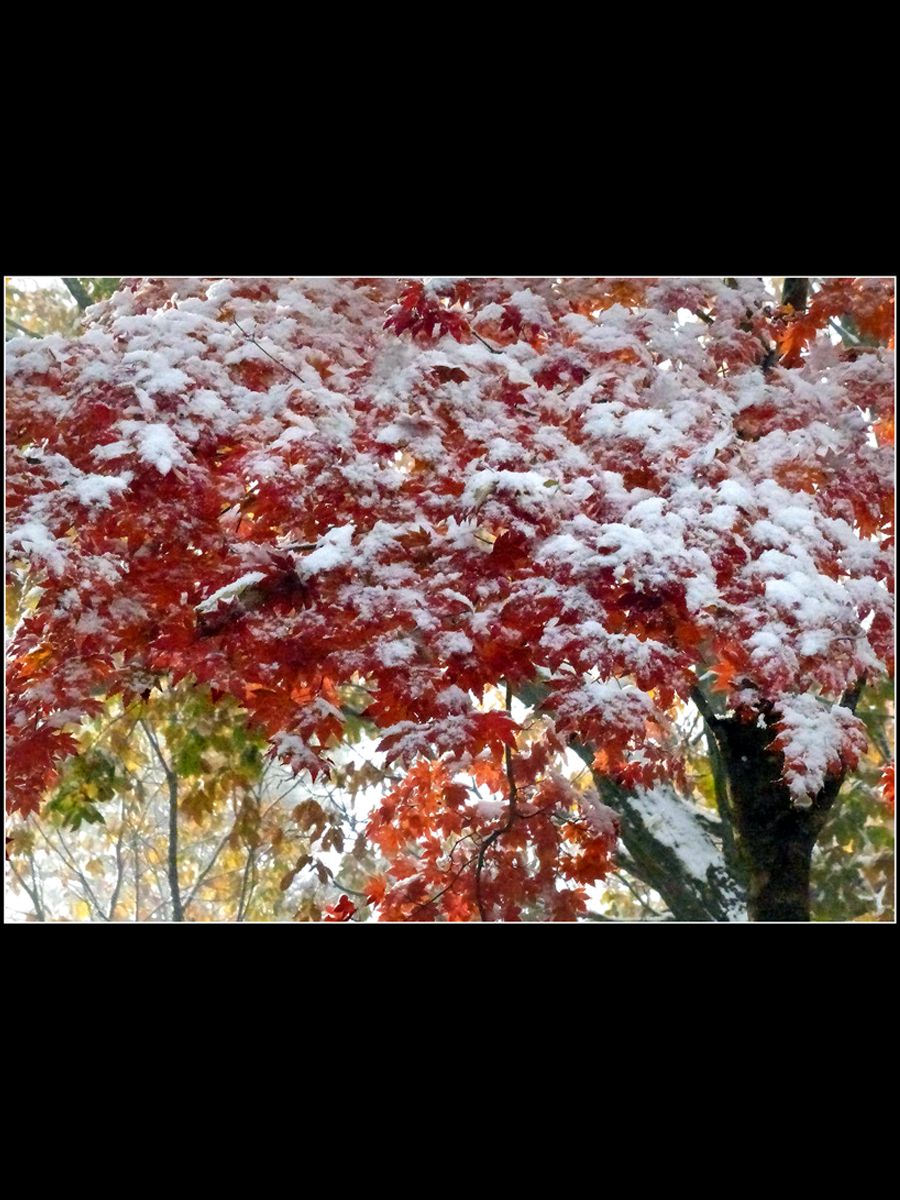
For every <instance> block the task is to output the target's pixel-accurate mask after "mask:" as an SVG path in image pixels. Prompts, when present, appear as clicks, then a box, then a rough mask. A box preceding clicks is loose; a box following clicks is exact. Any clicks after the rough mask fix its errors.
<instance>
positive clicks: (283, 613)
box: [7, 278, 893, 922]
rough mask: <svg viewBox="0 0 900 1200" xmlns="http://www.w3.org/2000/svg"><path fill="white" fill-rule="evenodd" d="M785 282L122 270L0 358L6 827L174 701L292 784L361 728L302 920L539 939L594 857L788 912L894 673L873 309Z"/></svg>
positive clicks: (744, 906)
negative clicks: (71, 763) (174, 274)
mask: <svg viewBox="0 0 900 1200" xmlns="http://www.w3.org/2000/svg"><path fill="white" fill-rule="evenodd" d="M797 283H798V281H786V287H785V292H784V295H783V296H782V297H781V300H782V301H783V302H781V303H780V302H779V298H778V297H776V296H775V295H774V294H772V293H771V292H770V291H768V290H767V289H766V287H765V286H764V284H763V282H762V281H761V280H755V279H740V280H735V279H728V280H715V279H713V280H695V279H678V280H675V279H593V278H590V279H581V278H579V279H495V278H474V279H472V278H470V279H459V278H448V279H431V280H392V279H372V278H357V279H208V278H178V279H158V278H151V279H124V280H122V281H121V286H120V290H119V291H117V292H116V293H115V294H114V295H112V296H111V297H110V298H109V299H107V300H105V301H103V302H102V303H100V304H98V305H95V306H94V307H92V308H91V309H89V311H88V313H87V318H86V324H85V332H84V333H83V334H82V336H80V337H78V338H75V339H70V338H65V337H62V336H48V337H45V338H43V339H40V340H35V339H31V338H19V339H14V340H12V341H10V342H8V343H7V513H8V526H9V527H8V532H7V547H8V557H9V559H10V564H11V565H10V571H11V575H10V577H9V578H10V582H11V585H12V586H13V588H14V591H15V596H16V602H17V604H19V605H20V606H21V616H20V618H19V620H18V622H17V624H16V627H15V629H14V631H13V635H12V638H11V641H10V645H9V648H8V669H7V684H8V693H9V700H8V705H7V726H8V744H7V804H8V807H9V809H10V811H11V812H14V813H18V814H20V815H21V816H24V817H27V816H28V815H29V814H34V813H36V812H37V811H38V809H39V807H40V804H41V800H42V797H44V796H45V795H46V794H47V791H48V789H52V788H53V787H57V788H58V787H59V780H60V771H61V770H63V771H64V770H65V767H64V766H63V762H64V760H65V759H66V756H69V755H72V754H74V753H75V752H76V751H77V750H78V749H79V744H78V738H77V729H78V727H79V723H80V722H82V721H84V720H85V719H88V720H89V719H91V718H95V717H97V716H98V715H99V714H101V713H102V712H103V711H104V705H106V704H108V703H109V698H110V697H117V698H119V699H118V700H117V703H121V705H122V706H123V710H125V711H129V710H130V708H129V706H131V705H135V704H137V703H138V702H140V703H147V702H148V698H149V697H151V696H153V695H154V694H155V693H156V692H159V691H164V690H165V689H167V688H171V687H175V688H178V687H179V686H182V685H187V684H190V685H193V686H199V687H201V688H208V689H209V695H210V697H211V699H212V700H213V701H214V702H215V701H218V700H221V699H222V698H224V697H231V698H232V699H233V700H234V701H236V702H237V703H238V704H239V705H240V706H241V709H242V710H243V712H245V713H246V714H247V717H248V720H249V723H250V727H251V728H252V729H253V730H254V731H256V732H258V733H259V735H260V736H261V737H264V738H266V739H268V741H269V745H270V753H271V754H272V755H274V756H277V758H278V759H280V760H281V761H283V762H284V763H286V764H287V765H289V766H290V767H291V769H292V770H294V771H296V772H304V773H308V778H310V779H311V780H313V781H315V780H316V779H319V778H323V777H325V776H326V775H327V774H328V773H330V772H331V773H333V772H334V770H335V768H336V764H337V762H338V760H339V755H338V754H337V749H338V748H339V747H340V745H341V742H342V739H343V738H344V737H345V735H346V731H347V729H348V726H349V725H350V724H351V723H353V722H357V723H363V724H364V725H365V728H366V729H368V730H369V731H371V732H372V733H374V734H375V735H376V736H377V738H378V743H377V750H378V753H379V755H380V756H381V759H380V761H381V767H380V768H379V770H382V771H383V772H387V773H389V778H388V780H387V784H386V786H385V788H384V790H383V794H382V795H381V797H380V798H379V801H378V802H377V803H376V804H375V805H374V806H373V809H372V813H371V817H370V820H369V822H368V827H367V831H366V832H367V840H368V843H369V845H370V846H371V847H372V848H373V850H375V851H377V853H378V854H379V855H380V856H381V862H382V864H383V866H382V868H381V869H379V870H377V871H375V872H374V873H373V874H372V875H371V876H370V877H368V878H366V879H364V880H363V881H361V883H360V887H359V894H358V895H357V896H356V897H355V898H354V899H351V898H350V897H349V896H347V895H346V894H343V893H341V894H339V895H336V896H335V898H334V900H333V901H332V902H331V903H330V904H329V905H328V906H327V912H326V916H325V919H326V920H330V921H335V922H343V921H347V920H353V919H354V918H355V916H356V914H357V913H358V912H359V911H360V909H361V908H362V907H363V906H369V907H370V908H371V909H372V910H373V911H374V912H376V913H377V915H378V917H379V919H386V920H414V921H423V920H424V921H433V920H479V919H480V920H504V921H510V920H520V919H542V920H574V919H578V918H579V917H581V916H584V915H585V914H586V913H587V911H588V900H589V896H590V892H591V889H592V888H594V887H595V886H596V885H598V884H601V883H602V882H603V881H605V880H607V879H609V878H611V877H612V875H613V873H614V872H615V870H616V865H617V863H619V862H622V861H625V862H627V863H628V865H629V868H630V869H631V870H632V871H633V872H634V874H635V876H636V877H638V878H640V879H642V880H644V881H645V882H646V883H647V884H648V885H649V886H651V887H652V888H654V889H655V890H656V891H657V892H658V894H659V895H661V896H662V897H663V899H664V900H665V902H666V904H667V905H668V908H669V909H670V911H671V912H672V913H673V914H674V915H675V916H676V917H678V918H680V919H684V920H733V919H740V916H741V915H742V914H743V913H744V912H745V911H746V912H749V915H750V917H751V919H754V920H805V919H808V917H809V903H810V900H809V895H810V863H811V858H812V852H813V847H814V845H815V844H816V841H817V839H818V838H819V837H820V835H821V834H822V831H823V829H824V828H825V825H826V822H827V821H828V819H829V816H834V815H835V813H836V812H837V810H838V807H839V805H838V804H837V803H836V802H837V799H838V793H839V790H840V788H841V784H842V783H843V781H844V778H845V776H846V775H847V773H848V772H851V771H853V770H854V769H855V768H856V767H857V764H858V762H859V760H860V758H861V756H863V755H864V754H865V753H866V752H867V748H868V744H869V738H868V736H867V729H866V724H865V723H864V722H863V720H861V719H860V716H858V715H857V712H856V710H857V708H858V706H859V704H860V699H861V696H862V695H863V693H864V690H865V688H866V687H867V686H870V687H871V685H872V684H873V683H877V681H879V680H883V679H886V678H889V677H891V676H892V671H893V666H892V664H893V658H892V634H893V602H892V595H893V558H892V547H893V474H892V472H893V281H892V280H890V279H838V280H825V281H824V282H823V283H822V284H821V285H819V286H817V287H815V288H813V289H810V288H808V287H797V286H794V287H791V288H790V289H789V288H788V287H787V284H794V285H796V284H797ZM788 296H790V297H791V299H790V300H788ZM835 326H838V328H839V329H840V330H841V331H842V337H841V341H839V342H838V341H836V340H834V339H833V338H832V336H831V333H830V331H832V330H833V328H834V327H835ZM688 711H693V712H696V713H697V716H698V720H700V721H702V730H703V733H704V736H705V738H706V743H707V750H708V759H709V764H710V772H711V780H712V784H713V797H712V798H713V801H714V804H715V810H716V811H714V812H712V811H710V810H709V809H706V810H704V809H703V808H702V806H698V804H697V803H694V802H693V801H694V800H696V799H697V797H693V798H692V796H691V784H690V780H689V778H688V774H689V768H690V765H691V764H690V759H689V756H688V755H687V754H686V753H685V747H684V744H683V742H684V739H683V736H682V732H681V722H682V718H683V716H684V714H685V712H688ZM573 762H575V763H578V764H579V766H580V767H581V768H582V769H580V770H574V769H573V766H572V764H573ZM305 777H307V776H305ZM885 781H886V786H889V787H891V788H892V775H891V776H890V779H888V775H887V773H886V774H885ZM891 794H892V793H891ZM884 811H885V816H886V817H887V815H888V809H887V803H886V802H885V806H884ZM304 819H306V818H304ZM867 819H868V818H867ZM619 846H621V847H623V849H622V850H618V851H617V847H619ZM306 858H307V853H306V852H305V851H304V853H301V854H300V855H299V857H298V859H297V861H296V863H295V866H294V867H292V868H291V872H293V874H291V872H289V874H290V875H291V880H292V879H293V878H294V875H296V873H297V872H298V871H300V870H302V869H304V868H306V867H307V866H308V861H304V860H306ZM285 879H287V876H285ZM286 886H290V880H288V883H287V885H286Z"/></svg>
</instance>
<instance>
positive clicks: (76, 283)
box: [60, 275, 94, 312]
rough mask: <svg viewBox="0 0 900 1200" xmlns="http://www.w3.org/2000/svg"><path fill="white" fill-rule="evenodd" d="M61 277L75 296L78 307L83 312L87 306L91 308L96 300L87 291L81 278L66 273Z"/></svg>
mask: <svg viewBox="0 0 900 1200" xmlns="http://www.w3.org/2000/svg"><path fill="white" fill-rule="evenodd" d="M60 279H62V281H63V283H64V284H65V285H66V287H67V288H68V289H69V291H70V292H71V293H72V295H73V296H74V297H75V303H76V304H77V305H78V307H79V308H80V309H81V311H82V312H84V310H85V309H86V308H90V306H91V305H92V304H93V303H94V301H93V300H92V299H91V297H90V296H89V295H88V293H87V291H86V290H85V287H84V285H83V284H82V283H81V281H80V280H78V279H76V278H75V277H74V276H71V275H70V276H68V277H66V276H65V275H61V276H60Z"/></svg>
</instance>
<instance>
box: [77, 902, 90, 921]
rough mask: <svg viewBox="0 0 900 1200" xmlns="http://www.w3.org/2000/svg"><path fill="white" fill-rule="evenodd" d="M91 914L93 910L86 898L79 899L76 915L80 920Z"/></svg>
mask: <svg viewBox="0 0 900 1200" xmlns="http://www.w3.org/2000/svg"><path fill="white" fill-rule="evenodd" d="M90 915H91V910H90V908H89V907H88V905H87V904H86V903H85V902H84V900H79V901H78V903H77V904H76V905H75V916H76V917H77V918H78V920H79V921H84V920H86V919H87V918H88V917H89V916H90Z"/></svg>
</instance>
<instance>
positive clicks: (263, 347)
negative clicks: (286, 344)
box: [231, 317, 303, 383]
mask: <svg viewBox="0 0 900 1200" xmlns="http://www.w3.org/2000/svg"><path fill="white" fill-rule="evenodd" d="M231 320H232V321H233V322H234V324H235V325H237V327H238V329H240V330H241V333H242V334H243V335H244V337H245V338H248V339H249V340H250V341H251V342H252V343H253V345H254V346H255V347H256V348H257V350H262V352H263V354H265V355H267V356H268V357H269V358H271V360H272V362H273V363H278V365H279V367H281V368H282V369H283V370H285V371H287V373H288V375H293V377H294V378H295V379H300V376H299V375H298V374H297V372H296V371H292V370H291V368H290V367H286V366H285V365H284V363H283V362H282V361H281V359H280V358H276V357H275V355H274V354H269V351H268V350H267V349H266V348H265V346H260V344H259V342H258V341H257V340H256V338H255V337H254V336H253V335H252V334H251V333H247V332H246V330H244V329H241V327H240V325H238V323H237V321H235V320H234V317H232V318H231ZM300 382H301V383H303V380H302V379H300Z"/></svg>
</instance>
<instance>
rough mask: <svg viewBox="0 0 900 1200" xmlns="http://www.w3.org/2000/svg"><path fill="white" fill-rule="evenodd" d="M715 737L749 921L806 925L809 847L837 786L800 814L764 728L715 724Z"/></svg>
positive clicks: (734, 721)
mask: <svg viewBox="0 0 900 1200" xmlns="http://www.w3.org/2000/svg"><path fill="white" fill-rule="evenodd" d="M714 732H715V734H716V738H717V741H718V743H719V747H720V748H721V751H722V755H723V758H724V759H725V766H726V771H727V777H728V792H729V799H730V803H731V810H732V814H733V816H734V823H735V828H736V831H737V836H738V852H739V855H740V858H741V862H742V865H743V871H744V875H745V879H746V885H747V914H748V916H749V918H750V920H751V921H808V920H809V919H810V895H809V879H810V861H811V859H812V851H813V846H814V845H815V843H816V838H817V837H818V835H819V832H820V830H821V828H822V826H823V825H824V823H825V817H826V815H827V808H828V807H830V802H831V800H833V798H834V795H836V794H837V788H838V787H840V782H838V783H837V787H833V786H829V787H828V788H827V792H828V793H829V795H828V801H829V802H828V804H827V805H825V804H824V803H823V804H821V805H820V804H819V803H818V801H819V800H820V797H816V801H817V803H816V804H814V805H812V806H810V807H809V808H800V807H798V806H797V805H796V804H795V803H794V802H793V800H792V798H791V794H790V792H789V791H788V788H787V786H786V785H785V783H784V781H783V779H782V778H781V769H782V766H783V759H782V755H781V754H779V753H777V752H773V751H772V750H771V749H770V748H769V743H770V742H771V741H772V738H773V733H772V730H771V729H770V728H769V727H768V726H763V727H761V728H760V727H759V726H757V725H755V724H752V723H745V722H742V721H739V720H737V718H735V717H730V718H727V719H723V718H719V719H718V720H717V721H716V723H715V726H714ZM825 791H826V789H823V793H824V792H825ZM821 799H822V800H823V801H824V800H825V799H826V797H825V796H824V795H823V796H822V797H821Z"/></svg>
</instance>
